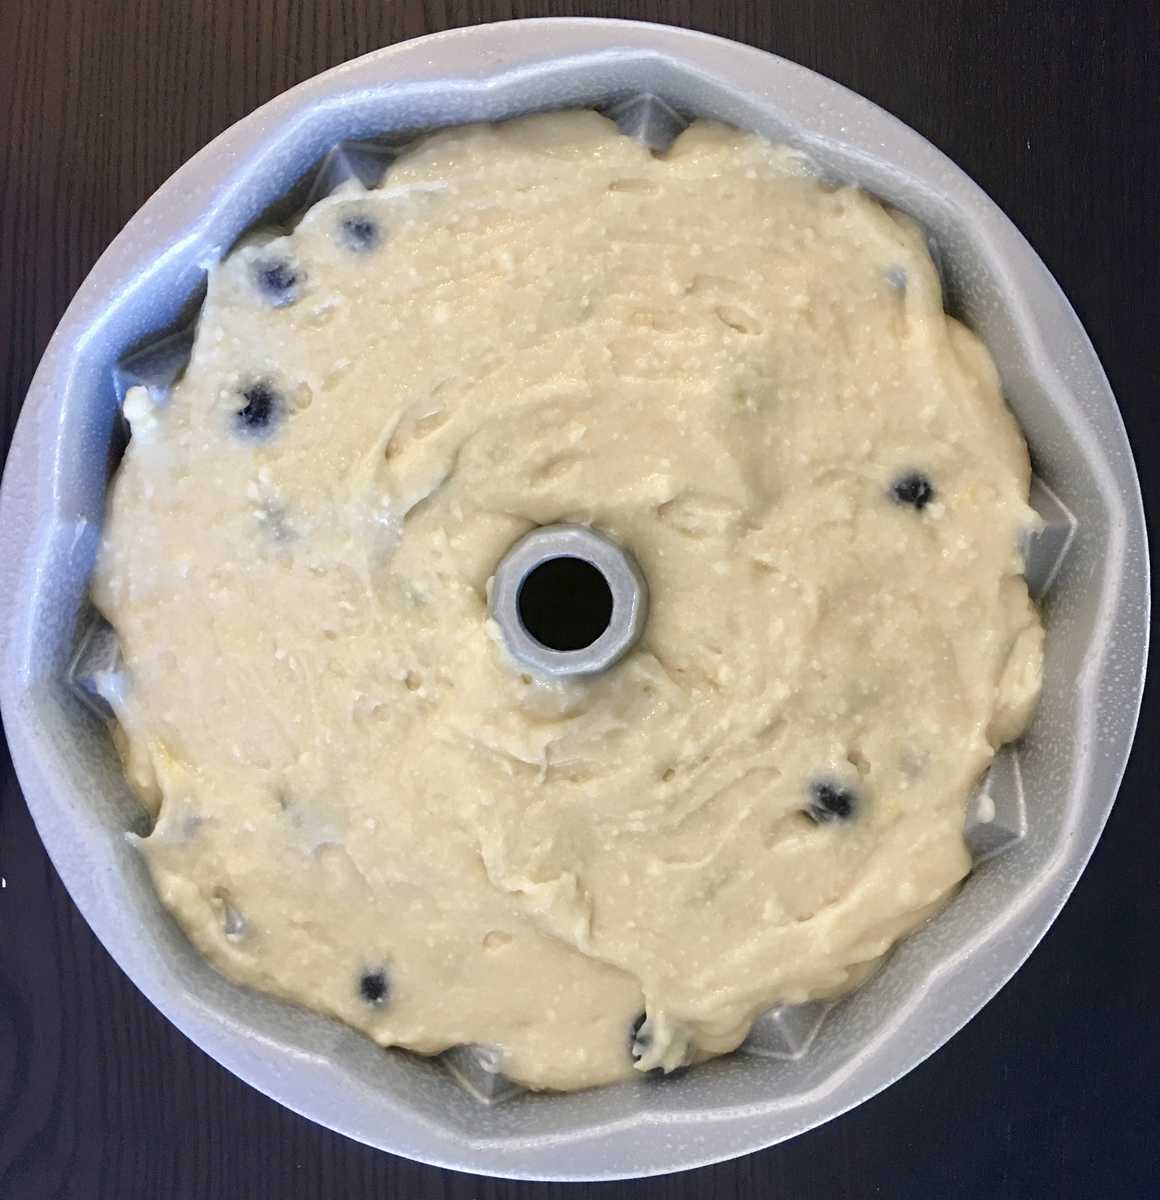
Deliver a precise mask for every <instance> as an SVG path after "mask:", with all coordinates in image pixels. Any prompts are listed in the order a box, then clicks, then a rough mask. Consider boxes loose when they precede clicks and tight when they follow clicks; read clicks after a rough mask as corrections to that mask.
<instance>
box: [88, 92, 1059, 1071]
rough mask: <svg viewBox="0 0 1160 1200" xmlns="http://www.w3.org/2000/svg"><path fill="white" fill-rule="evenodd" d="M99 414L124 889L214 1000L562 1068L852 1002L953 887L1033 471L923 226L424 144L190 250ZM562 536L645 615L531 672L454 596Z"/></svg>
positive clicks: (596, 123)
mask: <svg viewBox="0 0 1160 1200" xmlns="http://www.w3.org/2000/svg"><path fill="white" fill-rule="evenodd" d="M125 407H126V412H127V414H128V416H129V418H130V421H131V423H132V428H133V437H132V441H131V443H130V445H129V448H128V451H127V453H126V455H125V459H124V462H123V464H122V466H121V468H120V470H119V472H118V474H117V477H116V480H115V482H114V486H113V489H112V496H111V500H110V504H109V515H108V523H107V528H106V530H105V537H104V542H103V544H102V547H101V552H100V556H99V563H98V567H97V571H96V576H95V580H94V595H95V598H96V602H97V604H98V605H99V607H100V608H101V610H102V611H103V612H104V613H105V614H106V616H107V617H108V618H109V620H110V621H111V622H112V623H113V625H114V626H115V627H116V629H117V630H118V632H119V634H120V637H121V641H122V645H123V649H124V654H125V659H126V663H127V667H128V680H127V685H126V686H125V687H124V688H123V689H121V690H118V691H117V693H116V694H115V695H112V696H111V698H112V700H113V702H114V704H115V707H116V710H117V715H118V718H119V722H120V728H121V732H122V737H121V741H122V746H123V749H124V752H125V757H126V763H127V769H128V771H129V774H130V777H131V779H132V781H133V783H134V785H135V786H136V787H137V789H138V790H139V791H140V792H141V794H142V795H143V796H144V797H145V798H146V800H147V802H148V803H149V804H150V805H151V807H152V808H153V809H154V810H156V812H157V824H156V828H155V830H154V831H153V833H152V834H151V835H150V836H149V837H148V838H147V839H145V840H144V842H143V843H142V850H143V852H144V854H145V855H146V857H147V859H148V862H149V866H150V868H151V870H152V873H153V877H154V879H155V881H156V885H157V888H158V891H159V892H160V894H161V897H162V899H163V900H164V902H165V903H166V904H167V905H168V906H169V907H170V908H171V909H172V910H173V912H174V913H175V915H176V916H177V919H178V920H179V921H180V922H181V924H182V925H183V926H184V928H185V929H186V930H187V932H188V933H189V935H190V937H191V938H192V939H193V940H194V942H195V943H196V944H197V946H198V947H199V948H200V949H201V950H202V951H203V952H204V953H205V954H206V955H208V956H209V958H210V959H211V960H212V961H213V962H214V963H215V964H216V965H217V966H219V967H220V968H221V969H222V970H223V971H225V972H226V973H227V974H228V975H230V976H231V977H232V978H234V979H236V980H239V981H240V982H243V983H247V984H250V985H252V986H254V987H257V988H261V989H263V990H266V991H269V992H273V993H276V994H277V995H280V996H284V997H287V998H289V999H291V1000H294V1001H297V1002H299V1003H301V1004H304V1005H307V1006H310V1007H312V1008H316V1009H319V1010H322V1011H323V1012H327V1013H333V1014H335V1015H336V1016H338V1017H340V1018H341V1019H342V1020H344V1021H347V1022H349V1023H350V1024H352V1025H355V1026H357V1027H358V1028H360V1029H363V1030H365V1031H366V1033H367V1034H369V1035H370V1036H371V1037H373V1038H375V1039H376V1040H377V1041H379V1042H381V1043H383V1044H384V1045H402V1046H408V1047H411V1048H413V1049H416V1050H419V1051H422V1052H425V1053H428V1052H435V1051H439V1050H442V1049H444V1048H445V1047H448V1046H452V1045H456V1044H460V1043H478V1044H485V1045H489V1046H493V1047H496V1048H498V1050H499V1052H500V1054H501V1061H502V1068H503V1070H504V1071H505V1072H506V1073H507V1074H509V1075H511V1076H512V1077H514V1078H516V1079H519V1080H521V1081H523V1082H525V1083H527V1084H530V1085H531V1086H534V1087H551V1088H576V1087H582V1086H586V1085H590V1084H597V1083H602V1082H605V1081H608V1080H611V1079H615V1078H617V1077H621V1076H624V1075H626V1074H628V1073H630V1072H631V1070H632V1068H633V1066H634V1063H635V1065H636V1066H637V1067H638V1068H640V1069H652V1068H656V1067H658V1066H661V1067H665V1068H672V1067H675V1066H677V1065H679V1064H682V1063H684V1062H687V1061H691V1060H692V1059H695V1058H699V1057H704V1056H707V1055H710V1054H715V1053H720V1052H724V1051H727V1050H729V1049H731V1048H733V1047H734V1046H736V1045H737V1044H738V1043H739V1042H740V1041H741V1040H742V1038H743V1037H744V1036H745V1033H746V1030H747V1028H748V1026H749V1023H750V1022H751V1020H752V1019H753V1018H754V1016H755V1015H757V1014H758V1013H760V1012H761V1011H763V1010H764V1009H766V1008H768V1007H769V1006H770V1005H771V1004H773V1003H775V1002H783V1001H784V1002H796V1001H802V1000H805V999H807V998H809V997H815V996H826V995H831V994H835V993H839V992H841V991H843V990H844V989H846V988H848V987H850V986H852V985H853V984H854V983H856V982H858V981H859V980H860V979H862V978H864V976H865V975H866V973H867V972H868V971H869V970H870V969H871V968H872V967H873V965H874V964H875V962H876V961H877V960H878V959H879V958H880V956H881V955H882V954H884V953H885V952H886V951H887V950H888V949H889V947H890V945H891V944H892V943H893V942H894V941H895V940H896V939H897V938H898V937H899V936H900V935H901V934H903V933H905V932H906V931H907V930H909V929H910V928H912V927H913V926H914V925H915V924H916V923H918V922H919V921H921V920H922V919H923V918H924V917H925V916H926V915H927V914H928V913H929V912H931V911H932V908H933V907H934V906H937V905H938V904H939V903H940V901H942V900H944V899H945V898H946V897H947V895H948V893H949V892H950V890H951V889H953V887H954V885H955V884H956V883H957V882H958V881H959V880H960V879H962V877H963V876H964V875H965V874H966V872H967V871H968V869H969V866H970V861H969V858H968V855H967V851H966V849H965V847H964V842H963V837H962V825H963V816H964V807H965V802H966V799H967V797H968V795H969V793H970V792H971V789H972V788H973V787H974V785H975V784H976V782H977V780H978V778H979V776H980V773H981V772H983V771H984V770H985V768H986V767H987V764H988V763H989V761H990V759H991V756H992V753H993V750H994V748H995V747H996V746H997V745H998V744H999V743H1001V742H1002V741H1004V740H1006V739H1009V738H1011V737H1014V736H1016V735H1017V734H1018V733H1019V732H1020V730H1021V728H1022V727H1023V725H1024V724H1025V722H1026V720H1027V717H1028V715H1029V712H1030V710H1031V708H1032V706H1033V704H1034V701H1035V697H1036V694H1037V691H1038V685H1039V674H1040V652H1041V640H1042V634H1041V628H1040V624H1039V620H1038V618H1037V615H1036V612H1035V609H1034V607H1033V606H1032V604H1031V602H1030V601H1029V599H1028V595H1027V588H1026V586H1025V584H1024V580H1023V578H1022V575H1021V571H1022V561H1021V557H1020V551H1019V545H1020V535H1021V533H1022V531H1024V530H1025V529H1026V528H1027V527H1028V526H1029V525H1030V524H1031V523H1032V522H1033V521H1034V516H1033V514H1032V512H1031V511H1030V509H1029V508H1028V506H1027V491H1028V478H1029V469H1028V459H1027V451H1026V447H1025V445H1024V443H1023V440H1022V438H1021V436H1020V434H1019V431H1018V429H1017V427H1016V425H1015V422H1014V420H1013V418H1012V416H1011V414H1010V412H1009V411H1008V409H1007V408H1006V406H1005V404H1004V402H1003V400H1002V397H1001V395H1000V391H999V385H998V381H997V377H996V373H995V369H994V367H993V365H992V362H991V360H990V357H989V356H988V354H987V352H986V350H985V349H984V348H983V346H982V345H981V344H980V343H979V342H978V341H977V340H976V338H975V337H974V336H972V335H971V334H970V333H969V332H968V331H967V330H966V329H964V328H963V327H962V326H961V325H959V324H958V323H956V322H955V321H953V320H951V319H949V318H948V317H946V316H944V314H943V310H942V301H941V296H940V292H939V284H938V279H937V276H936V274H935V271H934V268H933V266H932V263H931V260H930V257H929V255H928V253H927V250H926V247H925V244H924V241H923V238H922V236H921V234H920V233H919V232H918V231H917V230H916V229H915V228H914V227H913V226H911V225H910V224H909V223H908V222H907V221H905V220H903V219H900V218H899V217H898V216H896V215H894V214H892V213H890V212H888V211H887V210H885V209H884V208H883V207H882V206H881V205H880V204H878V203H877V202H875V201H874V200H873V199H871V198H869V197H867V196H866V195H864V194H863V193H861V192H859V191H857V190H854V189H850V188H837V189H835V188H832V187H828V186H824V185H822V184H821V183H819V182H818V181H817V180H816V179H815V178H813V177H812V176H811V174H810V173H809V170H808V168H807V166H806V165H805V164H804V163H803V162H802V161H801V159H800V158H799V157H798V156H796V155H795V154H794V153H793V152H792V151H790V150H788V149H786V148H784V147H777V146H771V145H769V144H768V143H766V142H765V141H763V140H761V139H760V138H758V137H755V136H751V135H746V134H741V133H737V132H735V131H733V130H729V129H725V128H722V127H720V126H716V125H713V124H709V123H704V122H698V123H697V124H695V125H693V126H692V127H691V128H690V129H689V130H687V131H686V132H685V133H684V134H683V135H682V136H681V137H680V138H679V139H678V141H677V142H676V144H675V146H674V147H673V148H672V149H671V150H670V151H669V152H667V153H665V154H655V153H652V152H650V151H649V150H648V149H646V148H645V147H643V146H641V145H640V144H638V143H637V142H636V141H633V140H631V139H629V138H626V137H622V136H621V135H620V134H619V133H618V132H617V130H616V129H615V127H614V126H613V125H612V124H611V123H610V122H608V121H607V120H605V119H604V118H602V117H600V116H597V115H595V114H593V113H589V112H583V113H567V114H557V115H553V116H543V117H534V118H528V119H524V120H520V121H514V122H511V123H510V124H506V125H502V126H499V127H473V128H468V129H459V130H452V131H449V132H445V133H441V134H438V135H435V136H433V137H429V138H426V139H424V140H423V141H422V142H420V143H419V144H418V145H417V146H416V147H415V148H413V149H412V150H411V151H410V152H408V153H407V154H406V155H405V156H404V157H403V158H401V159H400V160H399V161H398V162H397V163H396V164H395V165H394V166H393V168H392V169H391V171H390V172H389V174H388V176H387V179H386V180H385V183H384V185H383V186H382V187H381V188H379V189H376V190H372V191H363V190H362V189H360V188H358V187H357V186H356V185H346V186H344V187H343V188H342V189H340V191H339V192H337V193H336V194H335V195H333V196H332V197H330V198H328V199H326V200H324V201H322V202H321V203H319V204H317V205H316V206H314V207H313V208H312V209H311V210H310V211H309V212H308V213H307V214H306V216H305V217H304V219H303V220H302V222H301V223H300V224H299V225H298V226H297V228H296V229H295V230H294V231H293V232H292V233H291V234H289V235H287V236H279V237H274V238H272V239H270V238H265V239H258V240H254V241H251V242H249V243H247V244H245V245H243V246H241V247H239V248H237V249H236V250H235V251H234V252H233V253H231V254H230V255H229V256H228V257H226V258H225V259H224V261H223V262H222V263H221V264H220V265H219V266H218V267H216V268H215V269H214V270H213V271H212V272H211V274H210V281H209V294H208V297H207V299H206V302H205V306H204V309H203V311H202V314H201V319H200V324H199V327H198V333H197V342H196V346H195V348H194V352H193V358H192V361H191V363H190V365H189V368H188V370H187V371H186V373H185V376H184V378H183V379H182V380H181V382H180V383H179V384H178V385H177V386H176V387H175V389H174V390H173V392H172V394H171V395H170V396H169V397H168V398H166V399H164V400H162V399H160V398H157V397H154V396H151V395H150V394H149V393H148V392H147V391H145V390H144V389H134V390H133V391H132V392H131V393H130V395H129V396H128V398H127V400H126V406H125ZM560 521H566V522H588V523H592V524H594V525H596V526H598V527H599V528H601V529H603V530H605V531H606V532H608V533H609V534H610V535H611V536H613V537H614V538H616V539H617V540H618V541H620V542H621V543H623V544H624V545H625V546H627V547H628V548H629V549H630V550H631V551H632V553H633V554H634V555H635V556H636V558H637V560H638V561H639V563H640V565H641V567H642V569H643V571H644V574H645V576H646V577H647V579H648V582H649V589H650V595H651V610H650V616H649V621H648V625H647V627H646V629H645V632H644V636H643V638H642V640H641V642H640V644H639V645H638V646H637V648H636V649H635V650H634V651H632V652H631V654H630V655H629V656H628V657H627V658H626V659H625V660H624V661H623V662H622V663H621V664H619V665H618V666H616V667H615V668H614V669H612V670H611V671H610V672H609V673H608V674H606V675H603V676H598V677H595V678H590V679H586V680H575V679H573V680H567V681H560V682H547V681H543V680H538V679H535V678H532V677H531V676H529V675H527V674H523V673H521V670H520V668H519V667H518V666H517V665H516V664H514V663H513V662H511V661H510V660H508V659H507V658H506V656H505V651H504V649H503V644H502V641H501V640H500V639H499V638H498V636H497V631H496V630H495V628H494V627H493V626H492V625H491V624H490V623H489V620H488V615H487V613H488V609H487V592H488V581H489V579H490V577H491V575H492V573H493V571H494V569H495V566H496V563H497V562H498V561H499V559H500V558H501V557H502V555H503V553H504V552H505V551H506V550H507V548H508V547H509V546H510V545H511V543H512V542H514V541H515V540H516V539H517V538H518V537H519V536H520V535H522V534H523V533H525V532H526V531H527V530H529V529H530V528H532V527H533V526H535V525H538V524H546V523H552V522H560ZM645 1013H647V1022H646V1023H645V1024H644V1025H643V1026H638V1028H637V1030H636V1034H635V1036H634V1033H633V1029H634V1026H637V1025H638V1019H639V1017H640V1016H641V1015H642V1014H645Z"/></svg>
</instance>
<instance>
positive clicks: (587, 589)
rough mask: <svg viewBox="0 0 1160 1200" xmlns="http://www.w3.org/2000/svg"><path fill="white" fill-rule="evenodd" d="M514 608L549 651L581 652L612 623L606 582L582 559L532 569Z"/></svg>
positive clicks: (551, 560) (556, 560)
mask: <svg viewBox="0 0 1160 1200" xmlns="http://www.w3.org/2000/svg"><path fill="white" fill-rule="evenodd" d="M516 603H517V606H518V608H519V614H520V621H521V622H522V624H523V627H524V628H525V629H526V630H527V631H528V633H529V634H530V635H531V636H532V637H533V638H535V639H536V641H537V642H539V643H540V645H541V646H547V648H548V649H549V650H583V649H584V648H585V647H586V646H591V645H592V643H593V642H594V641H596V639H597V638H598V637H600V635H601V634H602V633H603V632H604V631H605V630H606V629H607V628H608V623H609V622H610V621H611V620H612V590H611V589H610V588H609V586H608V580H606V579H605V578H604V575H603V574H602V572H601V571H600V569H599V567H595V566H593V565H592V563H590V562H588V561H587V560H586V559H583V558H549V559H548V560H547V561H546V562H542V563H540V565H539V566H538V567H534V568H533V569H532V570H531V571H529V572H528V574H527V575H526V577H525V578H524V581H523V583H522V584H520V592H519V597H518V599H517V602H516Z"/></svg>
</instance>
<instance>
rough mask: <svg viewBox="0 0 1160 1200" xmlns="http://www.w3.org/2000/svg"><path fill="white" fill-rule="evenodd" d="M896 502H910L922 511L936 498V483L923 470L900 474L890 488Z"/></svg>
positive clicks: (913, 506)
mask: <svg viewBox="0 0 1160 1200" xmlns="http://www.w3.org/2000/svg"><path fill="white" fill-rule="evenodd" d="M890 494H891V496H892V497H893V498H894V502H895V503H896V504H909V505H910V506H911V507H912V508H917V509H918V510H919V512H921V511H922V510H923V509H924V508H926V506H927V505H928V504H929V503H930V502H931V501H932V500H933V499H934V485H933V484H932V483H931V481H930V480H929V479H927V477H926V476H925V475H923V474H922V472H921V471H907V473H906V474H905V475H900V476H899V477H898V478H897V479H896V480H895V481H894V485H893V486H892V487H891V489H890Z"/></svg>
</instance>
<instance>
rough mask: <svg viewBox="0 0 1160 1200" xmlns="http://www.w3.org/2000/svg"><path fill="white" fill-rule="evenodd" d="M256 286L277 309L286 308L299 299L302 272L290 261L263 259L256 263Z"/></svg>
mask: <svg viewBox="0 0 1160 1200" xmlns="http://www.w3.org/2000/svg"><path fill="white" fill-rule="evenodd" d="M253 272H254V284H255V286H256V287H257V289H258V291H259V292H261V293H262V295H263V296H265V297H266V299H267V300H268V301H269V302H270V303H271V304H272V305H273V306H274V307H275V308H285V307H286V305H288V304H293V303H294V301H295V300H297V299H298V287H299V284H300V283H301V282H302V276H301V272H300V271H299V270H298V269H297V268H296V267H295V266H294V264H293V263H291V262H290V261H289V259H285V258H262V259H259V260H258V261H257V262H255V263H254V266H253Z"/></svg>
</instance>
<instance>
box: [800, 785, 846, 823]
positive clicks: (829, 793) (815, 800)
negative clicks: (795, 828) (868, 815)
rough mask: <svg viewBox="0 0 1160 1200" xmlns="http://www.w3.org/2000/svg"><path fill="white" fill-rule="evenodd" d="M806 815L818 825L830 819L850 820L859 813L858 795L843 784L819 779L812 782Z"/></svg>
mask: <svg viewBox="0 0 1160 1200" xmlns="http://www.w3.org/2000/svg"><path fill="white" fill-rule="evenodd" d="M805 811H806V816H807V817H809V818H810V820H811V821H813V822H814V823H815V824H817V825H825V824H827V823H829V822H830V821H849V820H850V819H851V818H853V817H854V816H856V815H857V812H858V796H857V793H855V792H853V791H851V790H850V789H849V788H846V787H842V785H841V784H837V783H829V782H826V781H819V782H817V783H811V784H810V803H809V807H808V808H807V809H806V810H805Z"/></svg>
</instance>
